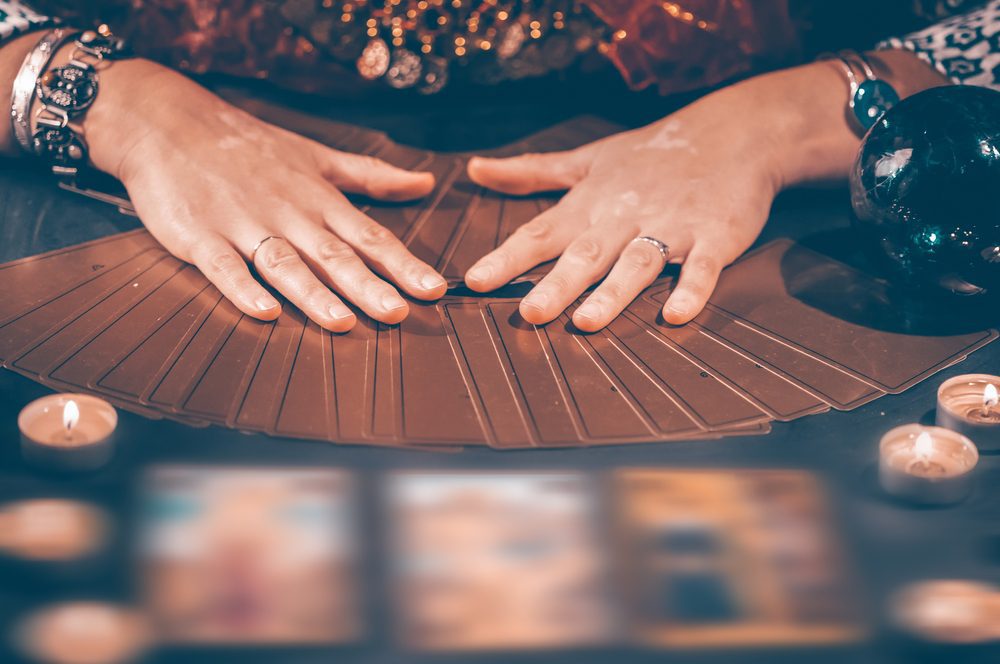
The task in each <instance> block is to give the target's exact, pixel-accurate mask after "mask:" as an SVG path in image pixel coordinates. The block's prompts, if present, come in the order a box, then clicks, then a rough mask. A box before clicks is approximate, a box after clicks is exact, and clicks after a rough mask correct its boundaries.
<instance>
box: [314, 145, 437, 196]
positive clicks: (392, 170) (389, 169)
mask: <svg viewBox="0 0 1000 664" xmlns="http://www.w3.org/2000/svg"><path fill="white" fill-rule="evenodd" d="M331 152H333V154H332V155H330V157H329V158H328V160H327V164H328V168H326V169H325V173H324V176H325V177H326V179H327V180H329V181H330V183H331V184H333V185H334V186H335V187H337V188H338V189H340V190H341V191H345V192H348V193H351V194H364V195H365V196H370V197H371V198H375V199H378V200H383V201H409V200H413V199H415V198H420V197H421V196H426V195H427V194H429V193H430V192H431V190H432V189H434V175H433V174H432V173H427V172H424V171H408V170H406V169H405V168H399V167H397V166H393V165H392V164H390V163H388V162H385V161H382V160H381V159H378V158H376V157H371V156H368V155H358V154H352V153H349V152H336V151H333V150H331Z"/></svg>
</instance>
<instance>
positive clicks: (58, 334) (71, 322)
mask: <svg viewBox="0 0 1000 664" xmlns="http://www.w3.org/2000/svg"><path fill="white" fill-rule="evenodd" d="M181 269H183V264H182V263H181V262H180V261H178V260H176V259H175V258H173V257H168V256H161V258H160V259H159V260H156V261H155V262H153V263H152V265H150V266H149V267H148V269H146V270H144V271H142V272H141V273H139V274H134V275H133V274H129V275H128V276H129V277H130V278H129V279H128V281H127V282H126V283H125V284H120V283H119V286H120V288H118V289H117V290H115V291H113V292H112V293H110V294H109V295H103V294H102V296H100V297H99V299H97V300H96V301H95V300H90V299H88V300H86V301H87V302H88V304H87V305H84V306H77V305H75V304H73V303H69V306H68V307H66V308H62V307H57V306H54V305H50V306H46V307H43V308H40V309H36V310H35V311H36V312H39V318H42V317H41V315H40V314H41V312H46V313H47V314H48V318H49V320H50V321H55V320H57V319H58V320H59V322H58V323H55V324H53V325H50V326H49V328H48V329H47V330H46V331H45V332H42V333H40V334H38V336H37V337H34V340H33V341H32V342H30V343H29V344H28V347H26V348H23V349H20V350H18V351H16V352H15V353H14V356H13V358H12V359H11V361H10V364H11V366H14V367H17V368H18V370H20V371H22V372H25V373H27V374H33V375H38V376H43V375H48V373H49V372H50V371H51V370H52V369H53V368H55V367H57V366H59V365H60V364H61V363H62V362H64V361H65V360H66V359H67V358H69V357H70V356H71V355H72V354H73V352H75V351H76V350H78V349H79V348H81V347H82V346H83V345H85V344H86V343H87V342H88V341H90V340H91V339H93V338H94V337H95V336H97V335H98V334H99V333H100V332H102V331H103V330H105V329H106V328H107V327H108V326H109V325H111V324H112V323H113V322H114V321H115V320H117V319H118V318H120V317H121V316H122V315H124V314H125V312H127V311H128V310H129V309H131V308H132V307H134V306H136V305H137V304H138V303H139V302H141V301H142V300H143V299H144V298H145V297H146V296H147V295H149V294H150V293H151V292H153V291H154V290H156V289H157V288H158V287H159V286H161V285H162V284H163V283H164V282H166V281H167V280H169V279H170V278H171V277H173V276H174V275H175V274H176V273H177V272H179V271H180V270H181ZM90 283H94V282H90ZM76 292H77V293H79V291H76ZM69 311H71V313H70V314H69V316H66V315H64V314H65V313H67V312H69ZM33 313H34V312H33ZM29 319H32V320H33V322H36V323H37V322H38V321H36V320H34V319H35V316H32V315H30V314H29V315H28V316H23V317H21V318H19V319H18V320H17V321H14V323H12V324H11V325H10V326H8V327H10V328H17V329H18V334H20V335H23V336H22V337H21V338H22V339H25V338H28V339H31V337H28V336H26V334H25V331H24V327H23V326H22V323H23V322H25V321H27V320H29Z"/></svg>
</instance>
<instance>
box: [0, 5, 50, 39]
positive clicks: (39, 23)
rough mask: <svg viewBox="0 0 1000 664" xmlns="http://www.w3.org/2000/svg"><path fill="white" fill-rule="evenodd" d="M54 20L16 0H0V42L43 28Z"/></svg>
mask: <svg viewBox="0 0 1000 664" xmlns="http://www.w3.org/2000/svg"><path fill="white" fill-rule="evenodd" d="M55 22H56V21H55V20H54V19H53V18H51V17H49V16H46V15H45V14H41V13H39V12H36V11H35V10H34V9H32V8H31V7H29V6H28V5H26V4H24V3H22V2H18V0H0V44H2V43H3V42H5V41H7V40H8V39H10V38H11V37H16V36H18V35H21V34H24V33H25V32H30V31H31V30H37V29H39V28H44V27H46V26H48V25H52V24H53V23H55Z"/></svg>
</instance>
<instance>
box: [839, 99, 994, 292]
mask: <svg viewBox="0 0 1000 664" xmlns="http://www.w3.org/2000/svg"><path fill="white" fill-rule="evenodd" d="M850 185H851V206H852V208H853V210H854V216H855V221H856V227H857V228H858V230H859V232H860V233H861V235H862V237H863V238H864V239H865V242H866V244H867V245H868V246H869V247H870V248H872V249H874V251H875V254H876V256H878V257H879V258H880V259H881V260H882V261H883V262H884V263H885V264H886V265H887V266H888V268H889V272H890V274H892V275H894V276H895V278H896V280H897V281H898V282H899V283H901V284H903V285H906V286H913V287H918V288H919V287H927V286H929V285H930V286H934V287H938V286H940V287H943V288H945V289H947V290H949V291H952V292H955V293H961V294H980V293H990V294H991V295H993V294H996V293H997V292H998V291H1000V92H996V91H994V90H991V89H989V88H983V87H976V86H944V87H939V88H932V89H930V90H925V91H923V92H920V93H918V94H915V95H913V96H912V97H908V98H907V99H904V100H903V101H901V102H899V104H897V105H896V106H894V107H893V108H891V109H890V110H889V111H888V112H887V113H886V114H885V115H883V116H882V117H881V118H880V119H879V120H878V122H876V123H875V125H874V126H873V127H872V128H871V129H870V130H869V131H868V133H867V135H866V136H865V138H864V140H863V142H862V144H861V149H860V151H859V152H858V157H857V160H856V161H855V163H854V167H853V169H852V170H851V175H850Z"/></svg>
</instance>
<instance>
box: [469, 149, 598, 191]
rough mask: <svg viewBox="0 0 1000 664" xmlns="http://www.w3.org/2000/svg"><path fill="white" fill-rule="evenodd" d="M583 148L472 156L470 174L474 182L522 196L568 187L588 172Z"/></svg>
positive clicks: (586, 157) (587, 162)
mask: <svg viewBox="0 0 1000 664" xmlns="http://www.w3.org/2000/svg"><path fill="white" fill-rule="evenodd" d="M587 155H588V153H587V152H586V151H585V150H582V149H577V150H569V151H566V152H543V153H536V154H531V153H529V154H522V155H519V156H517V157H509V158H507V159H491V158H487V157H473V158H472V159H470V160H469V166H468V171H469V177H470V178H472V181H473V182H475V183H476V184H479V185H482V186H484V187H489V188H490V189H495V190H497V191H501V192H503V193H505V194H514V195H517V196H521V195H524V194H533V193H535V192H539V191H559V190H562V189H569V188H570V187H572V186H573V185H575V184H576V183H578V182H579V181H580V180H582V179H583V178H584V177H586V175H587V167H588V164H589V159H588V156H587Z"/></svg>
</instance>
